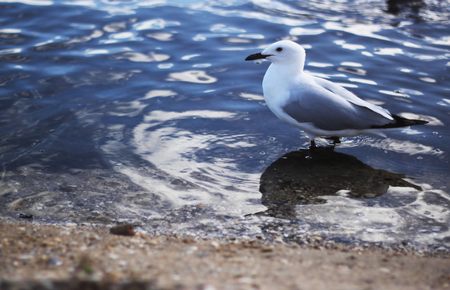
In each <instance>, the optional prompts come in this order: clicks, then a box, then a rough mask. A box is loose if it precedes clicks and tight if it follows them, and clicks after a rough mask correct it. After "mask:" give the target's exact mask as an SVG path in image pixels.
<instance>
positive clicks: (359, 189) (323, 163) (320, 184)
mask: <svg viewBox="0 0 450 290" xmlns="http://www.w3.org/2000/svg"><path fill="white" fill-rule="evenodd" d="M403 178H404V176H403V175H402V174H397V173H392V172H389V171H385V170H381V169H375V168H372V167H370V166H369V165H367V164H364V163H363V162H361V161H360V160H358V159H357V158H356V157H353V156H351V155H348V154H344V153H339V152H336V151H334V150H333V149H332V148H317V149H316V150H299V151H294V152H290V153H288V154H286V155H284V156H283V157H281V158H279V159H278V160H276V161H275V162H274V163H272V164H271V165H270V166H269V167H268V168H267V169H266V170H265V171H264V173H263V174H262V176H261V181H260V191H261V193H262V198H261V200H262V203H263V204H264V205H265V206H267V207H268V210H267V211H266V212H265V214H268V215H270V216H275V217H292V218H293V217H296V211H295V207H296V205H300V204H314V203H323V202H325V200H324V199H323V198H321V197H323V196H332V195H338V196H341V195H344V196H349V197H352V198H373V197H377V196H380V195H383V194H385V193H386V192H387V191H388V189H389V187H390V186H395V187H409V188H414V189H418V190H420V189H421V188H420V187H419V186H417V185H414V184H412V183H410V182H408V181H405V180H404V179H403Z"/></svg>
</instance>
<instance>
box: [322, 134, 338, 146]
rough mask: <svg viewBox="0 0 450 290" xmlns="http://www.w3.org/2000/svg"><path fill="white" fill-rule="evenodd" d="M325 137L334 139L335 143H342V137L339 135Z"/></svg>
mask: <svg viewBox="0 0 450 290" xmlns="http://www.w3.org/2000/svg"><path fill="white" fill-rule="evenodd" d="M325 139H327V140H330V141H333V145H336V144H340V143H341V139H340V138H339V137H338V136H331V137H327V138H325Z"/></svg>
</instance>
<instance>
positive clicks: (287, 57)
mask: <svg viewBox="0 0 450 290" xmlns="http://www.w3.org/2000/svg"><path fill="white" fill-rule="evenodd" d="M305 57H306V53H305V49H304V48H303V47H302V46H301V45H299V44H297V43H295V42H293V41H290V40H281V41H277V42H275V43H272V44H271V45H269V46H268V47H266V48H265V49H264V50H263V51H262V52H260V53H255V54H251V55H249V56H247V58H246V59H245V60H257V59H268V60H270V61H271V62H273V63H279V64H296V65H298V64H302V65H303V63H304V62H305Z"/></svg>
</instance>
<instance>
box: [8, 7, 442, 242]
mask: <svg viewBox="0 0 450 290" xmlns="http://www.w3.org/2000/svg"><path fill="white" fill-rule="evenodd" d="M9 2H11V3H9ZM162 2H163V1H161V3H159V2H158V1H126V2H120V1H118V2H115V1H55V2H53V1H31V0H23V1H3V2H2V1H0V7H1V10H0V11H1V12H0V62H1V64H2V66H0V110H1V114H0V132H1V136H2V138H1V140H0V164H1V166H2V175H1V183H0V200H1V202H0V214H1V215H2V216H10V217H11V216H12V217H17V216H18V214H19V213H22V214H31V215H33V216H34V218H35V219H36V220H40V221H45V222H57V223H64V222H75V223H83V222H94V223H106V224H110V223H115V222H125V221H127V222H134V223H136V224H139V225H140V226H142V228H143V229H144V230H147V231H149V232H157V233H174V232H175V233H187V234H193V235H200V236H219V237H247V236H249V237H255V236H258V237H260V238H265V239H285V240H296V241H301V240H302V237H305V236H307V235H319V236H322V237H323V238H325V239H331V240H335V241H340V242H346V243H349V242H350V243H361V242H364V243H381V244H385V245H396V244H408V245H412V246H414V247H417V248H426V249H432V250H433V249H441V250H446V251H448V250H449V249H450V230H449V224H450V212H449V210H450V195H449V192H450V190H449V185H450V182H449V178H448V173H449V169H450V166H449V159H450V158H449V153H448V150H449V148H448V144H449V142H450V129H449V128H448V125H449V112H450V111H449V107H450V97H449V96H450V93H449V87H448V84H449V77H448V76H449V73H448V72H449V58H450V50H449V48H450V36H449V34H448V27H449V20H448V19H449V16H450V11H449V8H448V6H446V5H445V1H442V2H441V1H426V2H425V3H423V5H420V1H417V2H415V3H416V4H405V3H403V4H402V3H401V1H400V3H399V2H393V1H388V3H381V2H380V1H307V3H306V1H305V3H303V1H299V2H300V3H291V2H287V1H286V2H277V1H255V2H248V1H214V4H211V3H210V2H211V1H186V2H182V4H180V3H179V2H178V1H168V2H167V3H162ZM396 3H399V4H398V5H396ZM281 38H290V39H293V40H295V41H297V42H299V43H301V44H302V45H304V46H305V48H306V49H307V55H308V59H307V63H306V69H307V70H308V71H310V72H312V73H314V74H315V75H317V76H321V77H326V78H328V79H330V80H332V81H334V82H337V83H341V84H342V85H344V86H345V87H347V88H349V89H350V90H352V91H353V92H355V93H356V94H357V95H359V96H361V97H362V98H364V99H367V100H370V101H372V102H374V103H376V104H381V105H383V106H384V107H386V108H388V109H389V110H391V111H392V112H395V113H403V114H404V115H405V116H407V117H420V118H423V119H426V120H429V121H430V123H429V124H428V125H427V126H418V127H413V128H410V129H403V130H394V131H388V132H386V136H385V137H381V136H362V137H355V138H348V139H345V140H344V142H343V143H342V144H341V145H339V146H338V147H337V149H336V151H335V152H329V151H326V150H325V151H323V152H322V151H320V152H318V153H316V155H309V154H308V153H305V152H304V151H301V150H300V149H301V148H306V147H307V144H308V142H307V139H306V138H305V137H304V136H303V135H302V134H301V132H299V131H298V129H296V128H294V127H291V126H290V125H288V124H284V123H282V122H281V121H280V120H278V119H277V118H276V117H275V116H273V115H272V113H271V112H270V111H269V110H268V109H267V107H266V106H265V105H264V101H263V98H262V95H261V94H262V89H261V81H262V77H263V74H264V72H265V69H266V67H267V65H268V64H267V63H263V64H261V65H255V64H253V63H248V62H244V58H245V57H246V56H247V55H248V54H250V53H254V52H257V51H259V50H260V49H261V48H262V47H264V46H265V45H266V44H269V43H272V42H274V41H276V40H279V39H281ZM298 150H300V151H298ZM295 151H297V152H295ZM286 154H287V155H286ZM324 160H325V163H324ZM330 168H332V169H331V170H330ZM333 170H334V171H333ZM334 172H336V173H339V174H334ZM336 192H337V194H336Z"/></svg>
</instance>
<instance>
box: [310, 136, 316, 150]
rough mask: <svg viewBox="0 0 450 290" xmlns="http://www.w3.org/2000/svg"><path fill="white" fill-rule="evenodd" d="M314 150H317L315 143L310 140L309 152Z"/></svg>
mask: <svg viewBox="0 0 450 290" xmlns="http://www.w3.org/2000/svg"><path fill="white" fill-rule="evenodd" d="M314 149H317V145H316V141H314V139H311V141H310V143H309V150H314Z"/></svg>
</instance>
